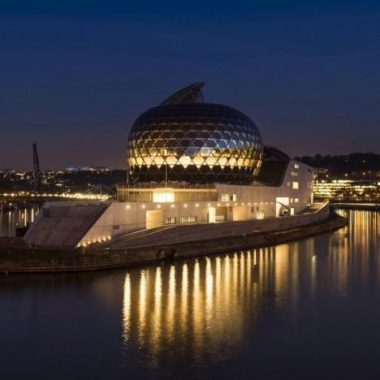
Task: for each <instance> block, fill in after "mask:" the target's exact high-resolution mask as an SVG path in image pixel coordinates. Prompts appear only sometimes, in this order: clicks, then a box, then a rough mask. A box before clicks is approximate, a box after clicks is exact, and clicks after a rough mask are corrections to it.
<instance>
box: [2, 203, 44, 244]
mask: <svg viewBox="0 0 380 380" xmlns="http://www.w3.org/2000/svg"><path fill="white" fill-rule="evenodd" d="M37 214H38V207H37V206H30V207H22V208H17V209H16V210H14V211H7V212H5V211H0V237H2V236H4V237H12V236H15V233H16V227H25V226H26V225H27V224H28V223H32V222H33V221H34V218H35V217H36V216H37Z"/></svg>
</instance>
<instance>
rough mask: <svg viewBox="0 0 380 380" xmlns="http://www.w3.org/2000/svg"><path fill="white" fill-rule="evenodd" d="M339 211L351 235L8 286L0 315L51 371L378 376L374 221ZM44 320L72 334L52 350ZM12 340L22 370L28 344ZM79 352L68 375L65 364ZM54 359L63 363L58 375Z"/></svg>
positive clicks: (377, 233)
mask: <svg viewBox="0 0 380 380" xmlns="http://www.w3.org/2000/svg"><path fill="white" fill-rule="evenodd" d="M344 213H345V214H347V215H349V217H350V223H349V226H348V227H346V228H343V229H340V230H339V231H336V232H334V233H332V234H326V235H322V236H317V237H315V238H310V239H305V240H302V241H298V242H293V243H290V244H283V245H279V246H277V247H269V248H262V249H254V250H250V251H246V252H235V253H231V254H228V255H220V256H210V257H202V258H198V259H194V260H183V261H175V262H173V263H165V264H162V265H157V266H150V267H145V268H141V269H130V270H127V271H116V272H104V273H93V274H72V275H62V276H58V277H54V276H49V275H48V276H32V277H17V278H12V277H8V278H7V279H6V281H7V284H8V286H7V287H6V289H8V290H9V291H11V292H12V295H13V297H12V299H10V298H6V299H5V301H4V297H2V296H1V295H2V294H3V293H1V291H0V307H1V310H7V307H8V309H9V310H10V311H9V315H10V316H12V317H13V318H15V319H16V322H17V321H18V322H19V323H18V326H22V325H23V323H25V321H26V320H28V317H29V318H30V317H31V316H33V325H31V328H32V329H34V330H35V331H34V336H38V339H39V341H41V340H42V341H45V340H46V341H48V342H50V344H53V348H54V347H55V350H54V349H53V350H52V351H51V350H49V352H48V353H46V352H45V353H44V354H46V355H48V359H50V360H51V361H52V362H53V363H55V367H54V368H52V369H51V371H52V373H54V370H58V369H59V370H60V371H61V374H65V375H70V374H73V373H76V372H75V371H76V369H77V366H78V365H84V366H87V367H86V368H87V369H86V370H87V371H88V372H86V373H87V374H88V375H89V376H91V375H99V374H100V373H102V371H103V372H104V374H105V375H108V376H109V377H113V378H126V377H129V378H137V376H138V378H150V377H156V378H177V377H182V378H184V379H185V378H186V379H188V378H189V379H190V378H197V377H201V378H231V377H234V376H236V377H239V378H252V376H253V375H255V374H256V375H257V376H259V375H260V376H261V375H262V376H263V377H257V378H267V377H266V376H269V375H273V374H274V375H279V374H280V375H281V376H282V378H285V377H284V376H285V375H288V374H289V377H290V378H324V375H325V374H326V372H324V371H328V373H329V374H336V375H338V374H339V376H340V375H344V374H346V375H352V374H354V373H355V371H356V370H358V371H359V372H360V375H361V376H360V378H365V376H363V374H366V371H367V372H368V371H370V374H371V375H372V374H373V373H375V374H378V373H380V364H379V363H378V359H377V355H376V352H377V351H376V350H377V345H378V341H379V340H380V333H379V332H378V331H379V329H378V320H379V319H378V317H380V302H378V301H379V299H380V260H379V253H380V252H379V240H380V214H379V213H371V212H366V211H355V212H352V211H350V212H344ZM3 283H4V282H3ZM3 289H4V288H3ZM25 290H27V293H25ZM29 299H34V301H35V302H37V301H38V307H36V308H32V309H31V310H32V313H31V312H30V311H28V310H30V309H28V308H23V307H22V306H20V305H22V304H25V303H26V302H27V300H29ZM2 300H3V301H2ZM13 302H14V304H13ZM9 305H11V306H12V305H13V308H10V307H9ZM15 305H17V306H15ZM57 311H58V312H57ZM70 318H71V319H70ZM78 318H81V319H82V324H81V327H80V330H79V335H78V331H77V330H76V325H77V320H78ZM9 320H12V318H11V317H10V318H9ZM46 321H49V322H46ZM68 321H69V322H68ZM70 321H71V322H70ZM0 322H1V316H0ZM16 322H14V323H16ZM46 323H48V324H50V323H51V324H54V326H60V324H62V323H63V324H65V325H66V326H70V328H67V329H66V330H65V335H64V336H61V340H60V341H59V342H57V344H56V345H55V344H54V343H52V342H54V340H52V336H51V334H53V336H55V335H54V334H57V332H56V331H55V329H53V330H51V329H48V331H49V332H50V333H48V332H45V329H46ZM74 326H75V327H74ZM116 326H117V327H116ZM52 331H54V332H53V333H52ZM49 334H50V335H49ZM15 339H16V343H18V347H21V350H18V352H17V357H18V358H20V357H21V359H22V360H24V361H25V362H26V363H27V362H28V360H29V359H28V358H29V357H28V355H29V354H28V353H30V352H31V350H32V351H33V347H31V344H30V342H29V343H28V342H25V339H23V338H22V337H21V336H20V337H18V336H17V334H16V336H15V335H13V336H12V337H11V336H9V342H12V340H13V342H14V340H15ZM77 340H80V341H81V342H82V344H86V342H87V344H86V349H87V351H86V355H83V351H81V349H80V348H79V347H78V348H75V347H72V342H74V343H75V342H76V341H77ZM90 342H98V343H99V344H92V343H90ZM103 342H104V344H103ZM5 343H7V337H5ZM66 346H69V347H70V349H71V350H73V353H71V351H68V350H67V351H65V347H66ZM74 346H75V344H74ZM23 351H25V354H23ZM79 352H80V354H81V360H82V361H81V364H78V363H77V364H76V367H74V366H73V365H70V360H69V359H70V358H71V361H72V362H73V361H75V360H76V359H75V357H74V355H76V354H78V353H79ZM54 353H55V354H56V355H64V356H65V358H66V359H65V365H63V364H62V366H59V365H58V367H57V363H56V356H55V355H54ZM70 355H72V356H70ZM93 356H98V357H101V358H102V359H101V361H99V363H94V362H93V359H92V357H93ZM353 357H354V358H355V360H352V358H353ZM67 358H69V359H67ZM7 359H8V360H7ZM30 360H32V359H30ZM4 362H5V363H9V362H10V363H12V358H9V357H7V355H5V357H4ZM89 363H92V364H91V365H92V367H91V368H90V369H89V368H88V366H90V364H89ZM45 366H46V364H45ZM47 366H48V367H49V364H47ZM45 369H46V368H45ZM92 371H93V372H92ZM334 371H335V372H334ZM371 371H372V372H371ZM111 375H112V376H111ZM290 375H292V376H290ZM294 375H297V376H298V377H294ZM253 377H254V376H253Z"/></svg>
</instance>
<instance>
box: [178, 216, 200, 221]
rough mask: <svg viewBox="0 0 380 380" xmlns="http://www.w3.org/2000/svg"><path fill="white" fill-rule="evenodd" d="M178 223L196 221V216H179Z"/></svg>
mask: <svg viewBox="0 0 380 380" xmlns="http://www.w3.org/2000/svg"><path fill="white" fill-rule="evenodd" d="M179 222H180V223H196V222H197V217H196V216H181V218H180V219H179Z"/></svg>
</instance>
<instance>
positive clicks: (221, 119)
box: [128, 103, 263, 184]
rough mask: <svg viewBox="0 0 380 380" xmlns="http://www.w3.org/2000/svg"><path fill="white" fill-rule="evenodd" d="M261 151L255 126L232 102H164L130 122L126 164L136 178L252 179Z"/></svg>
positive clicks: (223, 181)
mask: <svg viewBox="0 0 380 380" xmlns="http://www.w3.org/2000/svg"><path fill="white" fill-rule="evenodd" d="M262 151H263V147H262V141H261V135H260V132H259V130H258V128H257V127H256V125H255V124H254V123H253V122H252V121H251V120H250V119H249V118H248V117H247V116H246V115H244V114H243V113H241V112H239V111H237V110H235V109H233V108H231V107H227V106H224V105H219V104H210V103H188V104H165V105H161V106H158V107H154V108H151V109H149V110H148V111H146V112H144V113H143V114H142V115H141V116H140V117H139V118H138V119H137V120H136V121H135V123H134V124H133V126H132V129H131V132H130V135H129V139H128V166H129V172H130V175H131V177H132V179H133V181H134V182H151V181H156V182H162V181H166V179H167V180H168V181H185V182H187V183H215V182H219V183H234V184H250V183H251V182H252V181H253V178H254V176H255V175H256V174H257V173H258V171H259V169H260V166H261V159H262Z"/></svg>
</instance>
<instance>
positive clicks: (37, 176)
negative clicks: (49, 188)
mask: <svg viewBox="0 0 380 380" xmlns="http://www.w3.org/2000/svg"><path fill="white" fill-rule="evenodd" d="M41 182H42V175H41V169H40V159H39V157H38V150H37V143H33V186H34V190H35V191H38V190H40V188H41Z"/></svg>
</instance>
